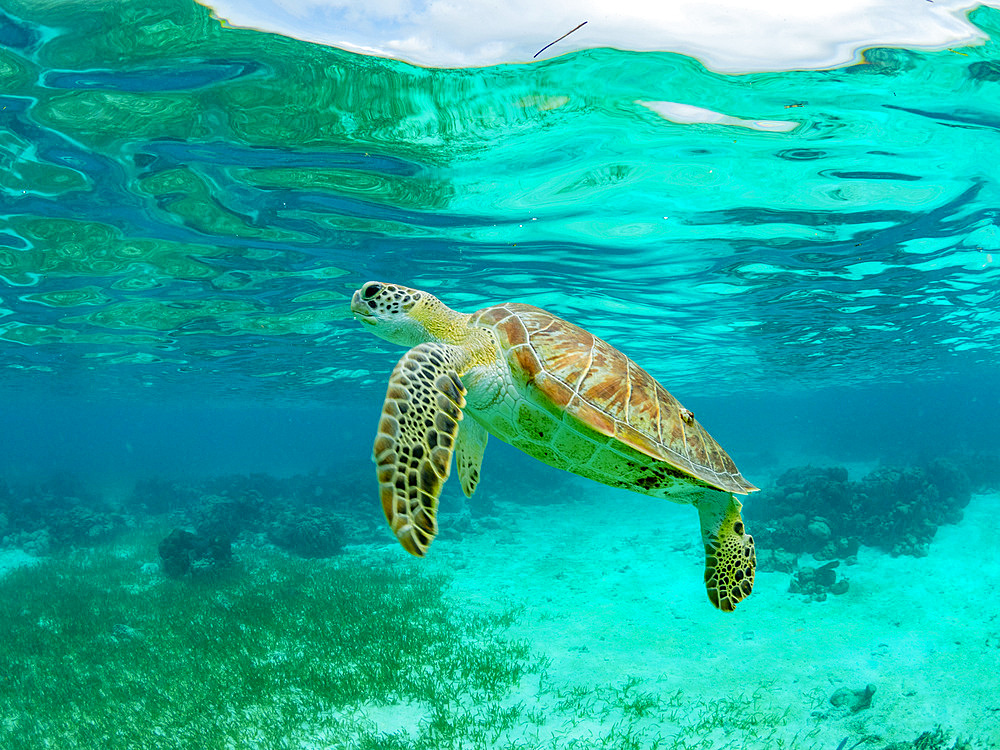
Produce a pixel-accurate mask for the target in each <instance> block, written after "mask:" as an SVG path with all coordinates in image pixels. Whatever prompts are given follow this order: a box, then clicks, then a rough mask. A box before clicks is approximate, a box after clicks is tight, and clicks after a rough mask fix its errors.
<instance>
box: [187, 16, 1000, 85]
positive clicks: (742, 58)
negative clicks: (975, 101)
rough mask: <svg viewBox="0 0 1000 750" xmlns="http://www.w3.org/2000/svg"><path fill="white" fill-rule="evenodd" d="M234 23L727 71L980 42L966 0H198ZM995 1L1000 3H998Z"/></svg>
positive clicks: (403, 48)
mask: <svg viewBox="0 0 1000 750" xmlns="http://www.w3.org/2000/svg"><path fill="white" fill-rule="evenodd" d="M200 1H201V2H204V3H205V4H206V5H209V6H210V7H212V8H213V9H214V10H215V11H216V14H217V15H218V16H220V17H221V18H224V19H226V20H227V21H228V22H229V23H230V24H231V25H234V26H245V27H250V28H258V29H263V30H266V31H273V32H277V33H280V34H285V35H287V36H293V37H298V38H300V39H306V40H309V41H313V42H320V43H323V44H329V45H332V46H336V47H343V48H345V49H351V50H356V51H360V52H365V53H368V54H379V55H383V56H385V57H395V58H400V59H404V60H407V61H409V62H413V63H417V64H419V65H427V66H432V67H465V66H478V65H494V64H497V63H505V62H527V61H530V60H531V59H532V56H533V55H534V54H535V53H536V52H537V51H538V50H539V49H541V48H542V47H544V46H545V45H546V44H548V43H549V42H551V41H553V40H554V39H557V38H558V37H560V36H561V35H562V34H565V33H566V32H567V31H569V30H570V29H572V28H573V27H574V26H576V25H577V24H579V23H581V22H582V21H587V25H586V26H583V27H582V28H580V29H579V30H578V31H576V32H574V33H573V34H571V35H570V36H568V37H567V38H566V39H564V40H562V41H561V42H559V43H558V44H556V45H554V46H552V47H550V48H549V49H548V50H547V51H546V52H545V53H544V55H543V57H552V56H555V55H560V54H564V53H566V52H569V51H572V50H576V49H583V48H591V47H616V48H619V49H629V50H667V51H672V52H681V53H684V54H688V55H693V56H695V57H697V58H698V59H700V60H701V61H702V62H704V63H705V64H706V65H707V66H708V67H710V68H712V69H715V70H718V71H724V72H748V71H757V70H789V69H796V68H825V67H832V66H836V65H841V64H844V63H847V62H850V61H851V60H852V59H854V58H855V57H856V55H857V52H858V51H859V50H861V49H864V48H866V47H871V46H894V47H907V48H911V49H912V48H931V49H940V48H945V47H950V46H955V45H960V44H968V43H974V42H976V41H980V40H982V33H981V32H980V31H979V30H978V29H977V28H976V27H974V26H972V25H971V24H970V23H969V22H968V21H967V20H966V12H967V11H968V10H970V9H971V8H974V7H976V6H977V5H979V3H973V2H968V0H838V2H822V3H821V2H818V1H817V0H757V1H756V2H747V1H746V0H657V1H656V2H651V1H650V0H614V2H608V0H466V1H464V2H460V1H459V0H365V1H364V2H361V1H360V0H200ZM985 4H987V5H990V6H993V7H1000V0H988V2H986V3H985Z"/></svg>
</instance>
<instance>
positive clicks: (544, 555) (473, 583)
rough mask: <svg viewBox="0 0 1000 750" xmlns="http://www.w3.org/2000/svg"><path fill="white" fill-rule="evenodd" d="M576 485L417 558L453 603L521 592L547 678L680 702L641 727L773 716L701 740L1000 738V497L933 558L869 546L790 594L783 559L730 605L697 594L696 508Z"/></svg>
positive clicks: (938, 545)
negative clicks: (845, 585) (864, 693)
mask: <svg viewBox="0 0 1000 750" xmlns="http://www.w3.org/2000/svg"><path fill="white" fill-rule="evenodd" d="M573 487H574V488H575V487H576V485H573ZM579 490H580V493H581V494H580V495H577V496H574V497H567V498H566V502H554V503H551V504H544V505H532V506H524V505H514V504H504V503H502V502H500V503H499V504H498V514H497V515H498V517H499V519H500V523H499V528H496V529H492V530H489V531H487V532H486V533H482V532H481V531H480V532H477V533H472V534H467V535H465V536H464V537H462V538H460V539H456V538H454V537H452V538H448V536H447V535H443V536H442V538H441V539H439V540H437V541H436V542H435V544H434V546H433V548H432V549H431V551H430V553H429V555H428V559H427V560H426V562H427V563H428V564H429V566H432V567H441V568H446V569H449V570H450V571H451V575H452V576H453V578H454V585H453V589H452V595H453V596H454V597H455V599H456V601H460V602H462V603H463V606H467V607H470V608H474V609H480V608H488V607H489V606H491V605H495V604H496V603H497V602H507V603H512V604H514V605H515V606H518V607H523V610H524V613H523V616H522V617H521V619H520V621H519V623H518V624H517V625H516V626H515V628H514V632H513V633H512V634H513V635H514V636H515V637H518V638H524V639H526V640H528V641H529V642H530V644H531V646H532V648H533V649H534V650H535V652H536V653H539V654H541V655H544V656H545V657H548V659H550V660H551V663H550V665H549V667H548V670H547V677H546V685H547V686H548V687H549V688H551V687H552V686H559V685H563V686H568V685H574V686H580V687H581V688H582V687H589V688H591V689H593V690H595V691H598V692H599V691H600V690H601V688H602V686H603V687H604V688H607V687H608V686H619V687H621V686H623V685H628V684H630V683H631V684H632V685H633V688H632V689H633V690H634V691H635V693H639V692H643V693H647V694H652V695H655V696H658V697H659V698H660V699H661V700H662V701H663V702H664V703H669V702H674V703H676V705H678V706H679V709H678V711H675V712H674V715H675V716H677V717H679V718H677V720H676V721H677V726H670V723H671V721H663V718H662V717H663V713H662V712H660V714H659V716H660V718H659V719H656V721H658V722H660V724H661V725H660V726H658V727H649V726H646V729H647V730H648V733H649V734H648V736H654V735H655V734H659V735H662V736H664V737H670V736H673V735H677V734H678V733H679V734H682V735H683V734H684V727H685V726H686V727H687V731H688V733H690V730H691V729H692V727H693V726H694V725H695V724H696V723H697V717H695V716H692V715H690V712H692V711H693V712H699V711H702V712H703V711H707V710H709V709H710V707H713V706H714V708H715V709H716V710H722V711H724V712H730V713H732V712H744V711H745V712H757V713H758V714H760V716H761V717H762V718H763V721H764V723H765V724H766V723H772V722H774V723H776V726H774V727H772V728H771V729H770V730H769V732H767V733H763V732H754V733H753V736H749V735H748V734H747V733H745V732H742V731H741V730H740V729H739V728H738V727H739V725H740V723H741V722H740V721H737V720H734V721H733V722H732V723H731V724H730V725H729V726H728V728H727V727H725V726H723V727H718V728H716V729H714V730H711V731H708V730H706V729H705V728H704V727H703V728H702V732H705V731H708V734H707V735H706V736H704V738H703V739H704V740H707V741H708V742H707V743H706V746H711V747H720V748H721V747H726V748H732V747H802V748H813V747H815V748H829V750H836V749H837V748H838V745H839V744H840V743H841V742H842V741H843V740H844V739H845V738H847V739H849V741H848V742H847V744H846V747H850V746H851V745H853V744H854V743H855V742H857V741H859V740H861V739H862V738H864V737H866V736H867V737H873V736H877V737H878V738H879V739H878V740H877V741H876V740H875V739H874V738H873V739H871V744H870V745H863V747H875V748H879V749H881V748H883V747H885V746H886V745H887V744H889V743H891V742H897V741H912V740H914V739H915V738H916V737H917V735H919V734H920V733H922V732H925V731H928V730H931V729H933V728H935V727H936V726H940V727H942V728H943V729H945V730H947V731H948V732H949V734H950V735H951V736H958V737H964V738H967V739H972V740H974V746H975V747H977V748H978V747H991V746H995V745H997V744H1000V604H998V602H1000V600H998V598H997V595H996V592H997V591H1000V554H998V553H997V547H996V544H995V533H996V532H995V524H996V520H995V519H996V516H997V512H998V511H1000V495H977V496H975V497H973V499H972V501H971V503H970V504H969V506H968V507H967V508H966V511H965V514H964V518H963V520H962V521H961V523H960V524H958V525H955V526H945V527H942V528H940V529H939V530H938V533H937V535H936V536H935V538H934V540H933V543H932V544H931V546H930V552H929V554H928V555H927V556H926V557H923V558H913V557H895V558H894V557H891V556H890V555H888V554H884V553H882V552H880V551H877V550H874V549H870V548H866V547H862V548H861V551H860V553H859V554H858V556H857V564H854V565H849V566H846V565H843V564H842V565H841V566H840V568H839V569H838V573H839V574H840V575H841V576H843V577H846V578H847V579H848V580H849V582H850V587H849V590H848V591H847V592H846V593H845V594H843V595H840V596H829V597H828V598H827V599H826V600H825V601H821V602H815V601H807V600H806V599H805V598H804V597H803V596H800V595H797V594H792V593H789V592H788V585H789V581H790V575H789V574H787V573H775V572H767V571H760V572H758V574H757V579H756V583H755V587H754V592H753V595H752V596H750V597H749V598H748V599H746V600H745V601H744V602H742V603H741V604H740V605H739V607H738V608H737V611H736V612H735V613H732V614H726V613H722V612H719V611H717V610H715V609H714V608H713V607H712V606H711V604H710V603H709V601H708V599H707V597H706V595H705V591H704V587H703V583H702V575H703V574H702V567H703V564H704V560H703V557H702V553H701V546H700V541H699V532H698V520H697V514H696V512H695V511H694V509H693V508H690V507H685V506H679V505H674V504H672V503H669V502H663V501H659V500H656V499H654V498H647V497H644V496H640V495H634V494H631V493H626V492H618V491H613V490H607V489H604V488H601V487H596V488H595V487H594V486H593V485H588V484H580V485H579ZM751 532H752V529H751ZM800 564H817V563H815V562H814V561H813V560H812V559H811V558H809V557H808V556H806V557H804V558H803V559H802V560H800ZM867 685H873V686H874V688H875V691H876V692H875V695H874V698H873V700H872V703H871V706H870V707H869V708H866V709H863V710H858V711H856V712H853V711H851V710H849V708H847V707H844V706H841V707H835V706H833V705H832V704H831V703H830V700H829V698H830V697H831V696H832V695H833V693H834V692H835V691H837V690H838V689H839V688H847V689H850V690H863V689H865V687H866V686H867ZM539 688H540V686H539V681H538V679H537V678H526V680H525V681H524V682H523V683H522V687H521V691H520V693H519V694H518V695H517V696H515V698H516V699H517V700H519V701H523V702H524V704H525V706H526V707H528V708H531V707H532V706H537V707H538V708H540V709H542V710H543V711H549V710H551V709H552V707H553V705H554V703H555V702H556V697H555V695H556V693H558V691H556V693H554V692H553V691H552V690H551V689H548V690H547V689H541V690H540V689H539ZM686 712H687V713H686ZM383 718H384V716H383ZM411 718H412V717H411ZM556 719H559V729H558V730H557V729H556V727H555V725H552V726H543V727H541V728H540V729H538V728H536V730H535V731H536V732H537V734H538V737H539V740H540V741H541V740H542V739H546V738H547V739H548V741H550V742H551V741H552V737H553V736H559V737H562V738H563V739H564V740H566V741H568V740H569V739H571V738H573V737H579V738H587V737H591V738H595V737H599V736H600V735H601V733H602V729H604V728H606V727H604V726H603V725H604V724H606V723H608V722H613V721H615V720H616V715H615V714H614V712H612V713H611V714H606V715H605V716H604V717H603V718H596V717H594V716H593V715H592V714H591V715H587V716H584V717H582V718H577V719H574V718H573V717H572V716H558V715H557V716H554V717H553V720H556ZM391 723H393V724H395V726H392V727H387V728H388V729H396V728H399V727H400V726H401V724H405V723H406V722H405V721H403V722H399V723H397V722H391ZM647 724H648V721H647ZM567 726H569V727H570V729H569V730H567V729H566V727H567ZM547 731H548V732H549V735H548V737H546V732H547ZM764 734H766V735H767V739H764V738H763V737H762V735H764ZM741 735H742V736H741ZM558 744H559V743H558V742H556V743H554V746H558ZM545 746H549V745H545ZM664 746H670V745H664ZM950 746H951V744H950V743H949V745H948V747H950Z"/></svg>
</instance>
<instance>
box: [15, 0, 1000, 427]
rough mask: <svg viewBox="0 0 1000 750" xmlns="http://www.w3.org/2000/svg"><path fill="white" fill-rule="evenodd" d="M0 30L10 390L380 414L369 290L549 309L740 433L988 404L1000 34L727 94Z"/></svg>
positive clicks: (43, 397) (663, 78)
mask: <svg viewBox="0 0 1000 750" xmlns="http://www.w3.org/2000/svg"><path fill="white" fill-rule="evenodd" d="M972 20H973V21H974V22H975V23H976V24H977V25H978V26H979V27H981V28H982V29H983V30H984V32H985V33H987V34H990V33H992V32H993V31H994V30H995V28H996V26H997V24H998V23H1000V21H998V15H997V12H996V11H994V10H991V9H980V10H977V11H975V12H974V13H973V14H972ZM98 32H100V33H98ZM3 34H4V36H3V46H2V50H0V55H2V58H0V62H2V68H0V76H2V81H3V87H2V89H3V95H4V98H3V104H2V107H3V109H2V111H3V130H2V139H3V142H2V148H3V160H4V169H3V174H2V181H3V185H2V189H3V193H2V196H3V198H2V200H3V208H2V210H0V213H2V214H3V215H4V223H3V228H2V231H0V278H2V283H3V287H2V297H0V300H2V302H0V308H2V316H0V347H2V354H3V356H2V359H0V373H2V374H0V387H2V388H3V389H4V390H5V391H7V392H8V393H11V394H14V395H15V396H16V399H17V400H21V399H29V400H31V401H32V402H33V403H51V399H53V398H57V397H68V398H69V403H70V404H74V403H76V404H79V403H80V402H81V400H83V401H91V400H97V401H100V400H101V399H105V398H113V399H121V400H123V403H124V404H126V406H125V407H123V408H127V409H131V408H133V406H134V405H135V404H148V403H150V402H156V403H163V402H171V403H173V404H175V406H176V405H178V404H181V403H182V402H184V401H185V400H186V399H192V398H193V399H194V400H195V401H196V402H197V403H196V405H195V407H194V408H195V409H196V410H197V409H199V408H201V407H203V406H205V405H206V404H211V405H213V406H214V405H218V404H219V403H221V402H223V401H226V402H231V403H234V404H235V405H237V406H240V405H245V404H246V403H247V402H252V403H253V404H254V405H255V406H260V405H262V404H263V405H268V404H279V403H280V404H282V405H283V407H282V408H284V406H285V405H289V404H291V405H292V406H293V407H294V406H302V407H305V408H312V407H314V406H316V405H319V406H321V407H322V406H323V405H327V404H330V403H333V402H336V401H356V399H357V398H358V397H361V398H368V399H370V400H371V403H375V402H377V400H378V398H379V396H380V394H381V392H382V388H383V385H382V383H383V381H384V379H385V374H386V372H387V371H388V370H389V369H390V367H391V364H392V362H393V361H394V360H395V358H396V356H397V355H398V353H397V352H396V351H391V350H390V349H389V348H387V347H385V346H383V345H381V344H380V343H378V342H376V341H374V340H372V339H371V338H369V337H367V335H366V333H365V332H364V331H361V330H360V329H359V326H358V325H357V324H356V323H354V322H353V321H352V320H351V319H350V316H349V313H348V308H347V302H348V299H349V296H350V294H351V292H352V291H353V290H354V289H355V288H357V287H358V286H359V285H360V283H361V282H363V281H365V280H367V279H370V278H376V279H387V280H394V281H399V282H401V283H404V284H408V285H410V286H415V287H421V288H426V289H428V290H430V291H433V292H435V293H437V294H438V295H439V296H440V297H442V298H443V299H444V300H445V301H446V302H447V303H449V304H450V305H451V306H453V307H455V308H457V309H461V310H467V311H471V310H474V309H477V308H479V307H481V306H484V305H486V304H491V303H495V302H499V301H504V300H518V301H524V302H529V303H533V304H536V305H540V306H543V307H547V308H550V309H552V310H554V311H556V312H557V313H559V314H561V315H562V316H563V317H565V318H568V319H570V320H572V321H573V322H576V323H578V324H580V325H582V326H584V327H586V328H588V329H589V330H592V331H593V332H594V333H596V334H598V335H600V336H602V337H604V338H606V339H608V340H610V341H611V342H612V343H614V344H616V345H617V346H618V347H619V348H621V349H623V350H624V351H625V352H626V353H628V354H630V355H631V356H632V357H633V358H634V359H635V360H637V361H639V362H641V363H642V364H643V365H644V366H645V367H646V368H647V369H649V370H650V371H652V372H653V373H654V374H655V375H656V376H657V377H659V378H660V379H661V380H662V381H663V382H664V383H665V384H667V386H668V387H669V388H671V389H672V390H673V391H674V392H675V393H677V394H678V395H680V396H681V397H682V399H685V400H687V401H691V400H692V399H696V398H697V399H702V400H703V403H706V404H707V406H705V407H702V408H703V409H704V408H708V409H709V410H710V412H709V413H711V414H712V416H713V418H714V421H715V423H716V424H718V423H720V422H724V421H727V415H730V414H731V413H732V412H733V411H734V409H735V410H736V411H738V412H739V413H741V414H747V415H748V416H747V418H746V420H740V419H732V418H730V419H729V420H728V421H730V422H733V423H734V429H733V437H732V438H731V439H736V440H739V439H742V432H743V431H742V430H741V429H740V423H741V422H742V421H746V422H756V421H757V420H759V419H760V418H762V416H765V415H767V414H769V413H772V414H773V413H774V411H775V410H777V411H778V412H781V413H786V414H787V413H790V412H795V413H803V414H805V413H810V412H815V414H813V415H812V416H810V417H809V418H811V419H812V418H814V419H816V420H831V419H832V420H837V419H839V417H840V415H841V414H843V410H841V409H836V410H834V412H833V414H829V413H827V412H826V411H825V408H824V407H825V405H826V404H827V403H829V401H831V400H836V401H837V402H840V403H843V402H844V400H845V398H846V399H848V400H852V401H856V402H857V404H856V407H854V408H856V410H857V411H858V412H862V413H871V412H875V411H878V410H879V409H881V408H882V407H883V406H884V405H885V404H886V403H887V399H889V400H890V401H892V409H891V410H890V411H891V412H892V413H893V414H896V415H898V417H897V418H901V419H905V414H906V413H907V412H912V399H911V398H910V397H909V396H906V395H902V397H901V394H906V393H907V390H906V389H908V388H927V387H928V386H933V385H935V384H940V385H941V386H942V387H941V388H940V389H939V390H937V391H935V392H934V393H933V395H926V396H925V397H924V398H923V399H922V401H939V402H941V403H943V404H945V408H946V410H947V411H948V412H949V413H950V414H951V418H952V420H955V419H958V422H959V423H960V424H962V429H961V430H956V429H955V428H954V427H952V428H951V434H952V435H953V436H954V435H955V433H956V432H960V433H961V434H963V435H965V434H969V431H970V430H972V431H975V430H976V429H978V428H977V427H976V425H977V424H978V423H979V420H978V419H977V417H979V416H981V415H982V413H983V412H982V410H983V409H984V408H985V409H987V410H990V411H989V413H990V414H996V408H997V404H996V399H995V388H992V387H991V386H993V385H994V381H993V378H994V375H995V370H994V368H993V366H992V365H993V362H994V361H995V359H996V347H997V343H996V331H997V323H998V309H1000V306H998V302H997V285H998V274H1000V271H998V267H997V261H996V258H995V252H996V250H997V249H998V247H1000V234H998V229H997V206H998V205H1000V200H998V185H997V181H996V179H995V164H994V162H995V159H994V158H993V154H995V153H996V152H997V150H998V143H997V138H998V136H997V122H998V108H1000V97H998V96H997V91H998V85H1000V83H998V80H1000V78H998V77H1000V73H998V72H997V71H998V65H1000V62H998V59H997V47H996V44H995V42H993V41H990V42H987V43H986V44H984V45H981V46H973V47H968V48H962V49H953V50H945V51H940V52H919V51H908V50H898V49H873V50H868V51H867V52H866V53H865V55H864V59H863V61H862V62H861V63H859V64H857V65H852V66H848V67H843V68H838V69H835V70H828V71H811V72H795V71H792V72H778V73H759V74H753V75H743V76H732V75H718V74H714V73H712V72H709V71H707V70H705V69H704V68H703V67H702V66H701V65H700V63H699V62H698V61H697V60H694V59H691V58H687V57H682V56H678V55H673V54H666V53H663V54H652V53H628V52H619V51H614V50H606V49H601V50H594V51H590V52H580V53H575V54H570V55H567V56H564V57H561V58H558V59H555V60H551V61H547V62H542V63H538V64H534V65H530V66H525V65H510V66H498V67H494V68H488V69H471V70H428V69H422V68H417V67H412V66H410V65H406V64H403V63H398V62H394V61H391V60H382V59H377V58H371V57H363V56H358V55H355V54H350V53H346V52H342V51H338V50H335V49H328V48H323V47H319V46H315V45H311V44H307V43H304V42H299V41H296V40H291V39H287V38H282V37H277V36H270V35H267V34H263V33H259V32H254V31H246V30H237V29H228V28H223V26H222V25H221V24H220V23H219V22H218V21H216V20H214V19H213V18H212V17H211V15H210V13H209V12H208V11H207V10H206V9H204V8H202V7H201V6H197V5H194V4H191V3H186V2H169V3H160V4H158V5H157V6H156V8H155V9H147V8H145V7H144V6H142V5H141V4H137V3H115V4H108V5H107V6H101V5H97V6H92V7H90V6H85V5H82V4H81V5H70V6H66V7H59V6H53V7H51V8H49V7H47V6H41V7H40V6H38V4H35V3H21V4H18V3H9V2H8V3H6V11H5V21H4V25H3ZM656 102H674V103H679V104H684V105H690V106H695V107H701V108H704V109H709V110H713V111H716V112H720V113H723V114H725V115H727V116H729V117H731V118H738V121H739V122H741V124H737V125H731V124H730V125H720V124H697V123H695V124H691V123H687V124H681V123H675V122H671V121H670V120H668V119H666V118H665V117H664V116H661V114H658V113H657V111H656V109H657V107H658V106H659V107H660V109H661V110H662V105H656V104H655V103H656ZM760 122H763V125H761V124H760ZM768 123H770V124H768ZM775 123H782V125H780V126H778V125H775ZM759 128H764V129H759ZM787 128H791V129H787ZM817 391H827V392H828V396H827V397H826V398H820V399H812V400H810V398H809V397H810V396H811V395H814V394H816V393H817ZM844 391H846V393H847V395H846V396H845V395H844ZM872 394H875V395H874V396H873V395H872ZM799 396H801V397H804V398H805V399H806V401H807V402H808V403H805V404H803V403H802V402H795V401H791V402H790V401H787V400H786V399H787V398H794V397H799ZM956 397H957V398H956ZM973 398H975V399H977V400H976V402H975V403H973V402H971V399H973ZM734 399H735V402H734ZM747 399H749V400H750V401H754V402H755V403H750V402H748V401H746V400H747ZM956 400H957V403H955V402H956ZM716 403H718V405H717V406H716ZM734 403H736V404H737V406H735V407H734V406H733V404H734ZM178 408H180V407H178ZM127 421H128V420H127ZM875 421H876V422H877V423H878V424H881V423H882V422H883V420H881V419H879V420H875ZM952 424H953V425H954V424H955V421H952ZM900 426H902V427H907V423H906V422H905V421H904V422H903V423H897V422H895V421H893V422H892V424H890V425H889V427H888V428H886V430H885V431H886V432H894V433H897V434H899V433H900V432H901V430H900V429H899V427H900ZM913 427H914V429H907V432H908V433H911V434H912V433H913V432H920V433H924V432H926V430H925V429H924V427H923V423H922V422H921V423H917V424H915V425H914V426H913ZM794 428H795V427H794V425H790V426H789V425H788V423H787V421H786V422H785V424H784V425H773V424H772V425H770V426H769V427H768V429H767V430H766V432H767V433H769V434H772V435H781V434H784V433H785V431H786V430H787V429H794ZM831 429H832V430H833V431H834V432H841V433H845V432H850V431H851V429H852V428H851V426H850V425H848V424H843V425H838V424H833V423H831ZM873 429H876V430H879V429H880V428H879V426H877V425H876V426H875V427H874V428H873ZM747 431H749V425H748V426H747ZM992 437H994V438H995V434H993V435H992ZM752 439H753V441H757V440H758V438H757V437H756V436H754V437H753V438H752ZM856 439H861V437H860V436H858V437H856ZM936 439H937V438H936V437H935V440H936ZM977 440H978V438H974V439H973V442H976V441H977ZM310 444H311V443H310Z"/></svg>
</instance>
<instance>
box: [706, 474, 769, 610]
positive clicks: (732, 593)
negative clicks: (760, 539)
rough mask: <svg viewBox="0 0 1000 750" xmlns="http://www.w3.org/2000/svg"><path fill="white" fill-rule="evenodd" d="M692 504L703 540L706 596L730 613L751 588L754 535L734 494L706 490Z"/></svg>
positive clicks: (753, 567)
mask: <svg viewBox="0 0 1000 750" xmlns="http://www.w3.org/2000/svg"><path fill="white" fill-rule="evenodd" d="M695 504H696V505H697V506H698V516H699V518H700V520H701V538H702V541H703V542H704V543H705V588H706V589H708V598H709V599H710V600H711V601H712V604H714V605H715V606H716V607H718V608H719V609H721V610H722V611H723V612H732V611H733V610H734V609H735V608H736V605H737V604H739V603H740V602H741V601H743V600H744V599H745V598H746V597H748V596H749V595H750V592H751V591H753V579H754V573H755V571H756V570H757V553H756V552H755V550H754V544H753V537H752V536H750V535H749V534H747V533H746V528H745V527H744V526H743V518H742V517H741V516H740V510H741V509H742V508H743V505H742V504H741V503H740V502H739V500H737V499H736V498H735V497H734V496H733V495H730V494H727V493H724V492H717V491H706V492H705V494H704V495H703V496H702V497H700V498H698V501H697V502H696V503H695Z"/></svg>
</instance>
